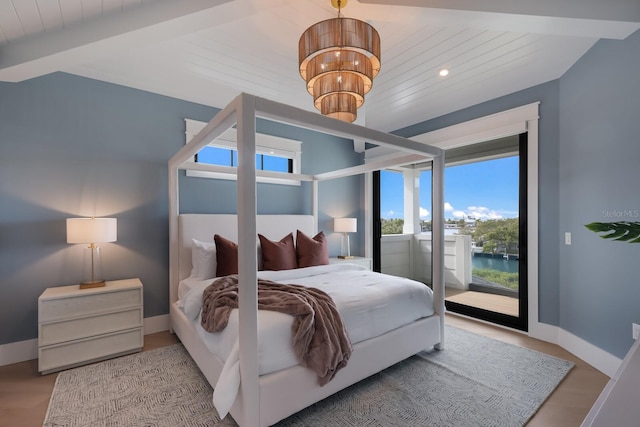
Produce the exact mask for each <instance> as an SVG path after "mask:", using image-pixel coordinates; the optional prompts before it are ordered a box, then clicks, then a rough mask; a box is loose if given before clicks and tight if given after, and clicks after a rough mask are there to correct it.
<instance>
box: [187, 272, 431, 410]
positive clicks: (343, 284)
mask: <svg viewBox="0 0 640 427" xmlns="http://www.w3.org/2000/svg"><path fill="white" fill-rule="evenodd" d="M258 277H259V278H261V279H267V280H273V281H276V282H280V283H295V284H299V285H304V286H312V287H316V288H318V289H321V290H323V291H325V292H326V293H327V294H329V295H330V296H331V298H332V299H333V300H334V302H335V304H336V306H337V308H338V310H339V311H340V314H341V315H342V318H343V321H344V324H345V327H346V329H347V332H348V334H349V338H350V339H351V342H352V344H356V343H358V342H360V341H364V340H366V339H369V338H372V337H375V336H379V335H382V334H384V333H386V332H388V331H391V330H393V329H396V328H399V327H401V326H404V325H407V324H409V323H411V322H413V321H415V320H417V319H420V318H423V317H428V316H431V315H432V314H434V309H433V294H432V292H431V289H429V288H428V287H427V286H426V285H424V284H422V283H419V282H416V281H413V280H409V279H405V278H400V277H396V276H390V275H385V274H380V273H374V272H372V271H370V270H368V269H366V268H365V267H362V266H359V265H355V264H348V263H340V264H333V265H326V266H318V267H307V268H300V269H295V270H285V271H261V272H259V273H258ZM213 280H214V279H208V280H199V279H192V278H191V279H186V280H183V281H182V282H181V284H180V291H179V295H181V299H180V302H179V305H180V308H181V309H182V310H183V312H184V313H185V315H186V316H187V317H188V318H189V319H190V320H191V321H193V322H194V323H195V328H196V330H197V331H198V334H199V335H200V337H201V338H202V340H203V341H204V342H205V344H206V346H207V348H208V349H209V351H211V352H212V353H214V354H216V355H218V357H220V358H221V359H223V360H225V361H226V362H225V365H224V368H223V371H222V373H221V375H220V378H219V379H218V383H217V384H216V385H215V387H214V404H215V405H216V409H217V410H218V412H219V413H220V416H221V417H224V416H225V415H226V413H227V412H228V410H229V409H230V407H231V405H232V404H233V402H234V401H235V398H236V395H237V392H238V389H239V386H240V370H239V358H238V339H237V335H238V333H237V332H238V310H233V311H232V313H231V317H230V318H229V323H228V325H227V327H226V328H225V330H224V331H222V332H219V333H209V332H206V331H205V330H204V329H203V328H202V327H201V326H200V308H201V303H202V293H203V292H204V289H205V288H206V287H207V286H208V285H210V284H211V283H212V282H213ZM292 319H293V318H292V316H290V315H288V314H283V313H278V312H273V311H266V310H259V311H258V325H259V326H258V327H259V332H258V353H259V355H258V361H259V372H260V374H261V375H262V374H266V373H269V372H275V371H279V370H281V369H285V368H289V367H291V366H294V365H297V364H298V362H297V360H296V358H295V355H294V352H293V349H292V346H291V323H292Z"/></svg>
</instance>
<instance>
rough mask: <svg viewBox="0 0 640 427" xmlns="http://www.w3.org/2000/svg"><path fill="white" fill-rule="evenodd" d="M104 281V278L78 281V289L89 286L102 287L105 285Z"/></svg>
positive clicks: (88, 287)
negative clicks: (92, 280)
mask: <svg viewBox="0 0 640 427" xmlns="http://www.w3.org/2000/svg"><path fill="white" fill-rule="evenodd" d="M106 284H107V283H106V282H105V281H104V280H100V281H94V282H82V283H80V289H91V288H102V287H103V286H106Z"/></svg>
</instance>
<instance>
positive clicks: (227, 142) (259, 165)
mask: <svg viewBox="0 0 640 427" xmlns="http://www.w3.org/2000/svg"><path fill="white" fill-rule="evenodd" d="M185 123H186V132H185V133H186V139H185V144H186V143H187V142H189V141H190V140H191V138H193V137H194V136H195V135H196V134H197V133H198V132H200V130H201V129H202V128H203V127H204V126H205V125H206V123H204V122H199V121H195V120H190V119H185ZM236 141H237V135H236V130H235V129H229V130H228V131H227V132H225V133H224V134H223V135H222V136H220V137H219V138H218V139H216V140H215V141H214V142H212V143H211V144H209V145H208V146H206V147H204V148H203V149H202V150H200V152H198V153H197V154H196V155H195V156H194V161H195V162H197V163H206V164H210V165H217V166H229V167H237V166H238V151H237V149H236V147H237V143H236ZM301 146H302V143H301V142H300V141H295V140H292V139H286V138H280V137H276V136H271V135H266V134H261V133H258V134H256V169H258V170H263V171H270V172H279V173H283V174H297V173H300V162H301V155H302V150H301ZM187 176H196V177H201V178H215V179H229V180H235V179H236V175H235V174H233V173H225V172H209V171H193V170H188V171H187ZM258 182H266V183H272V184H286V185H300V181H298V180H295V179H292V178H289V177H285V176H283V178H272V177H268V178H267V177H260V176H259V177H258Z"/></svg>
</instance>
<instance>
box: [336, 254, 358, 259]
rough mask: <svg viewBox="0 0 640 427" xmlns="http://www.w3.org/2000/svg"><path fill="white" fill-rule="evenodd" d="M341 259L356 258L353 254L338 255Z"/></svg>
mask: <svg viewBox="0 0 640 427" xmlns="http://www.w3.org/2000/svg"><path fill="white" fill-rule="evenodd" d="M338 258H340V259H353V258H355V257H354V256H353V255H338Z"/></svg>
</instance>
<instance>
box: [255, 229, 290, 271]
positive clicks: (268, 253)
mask: <svg viewBox="0 0 640 427" xmlns="http://www.w3.org/2000/svg"><path fill="white" fill-rule="evenodd" d="M258 238H259V239H260V247H261V249H262V268H263V269H264V270H292V269H294V268H296V267H297V266H298V263H297V261H296V247H295V244H294V243H293V233H289V234H287V235H286V236H284V237H283V238H282V239H280V241H279V242H274V241H272V240H269V239H267V238H266V237H264V236H263V235H262V234H258Z"/></svg>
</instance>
